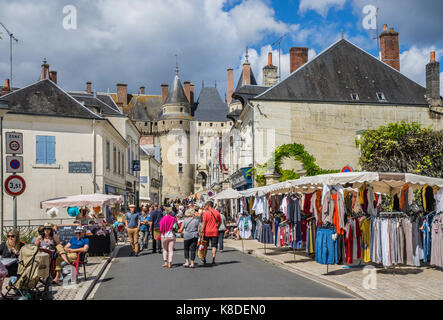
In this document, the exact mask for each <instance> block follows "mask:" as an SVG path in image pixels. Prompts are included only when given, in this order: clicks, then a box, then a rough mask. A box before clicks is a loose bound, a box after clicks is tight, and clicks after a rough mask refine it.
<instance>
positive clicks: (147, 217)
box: [139, 207, 152, 251]
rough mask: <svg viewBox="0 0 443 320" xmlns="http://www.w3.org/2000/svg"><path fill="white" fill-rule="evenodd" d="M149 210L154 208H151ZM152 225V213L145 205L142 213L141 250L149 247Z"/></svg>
mask: <svg viewBox="0 0 443 320" xmlns="http://www.w3.org/2000/svg"><path fill="white" fill-rule="evenodd" d="M149 210H152V209H151V208H149ZM150 225H151V214H150V213H149V212H148V208H147V207H143V209H142V215H141V216H140V243H139V246H140V251H143V249H145V248H146V249H148V241H149V229H150Z"/></svg>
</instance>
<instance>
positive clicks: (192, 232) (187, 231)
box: [179, 209, 200, 268]
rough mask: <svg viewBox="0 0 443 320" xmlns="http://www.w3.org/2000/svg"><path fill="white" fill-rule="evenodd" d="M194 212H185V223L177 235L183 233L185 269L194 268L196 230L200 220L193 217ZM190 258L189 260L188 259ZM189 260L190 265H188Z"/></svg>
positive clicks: (192, 210)
mask: <svg viewBox="0 0 443 320" xmlns="http://www.w3.org/2000/svg"><path fill="white" fill-rule="evenodd" d="M194 213H195V210H194V209H191V210H189V209H188V210H186V213H185V217H186V218H185V221H183V224H182V226H181V228H180V230H179V233H182V232H183V240H184V247H185V249H184V252H185V264H184V265H183V266H184V267H185V268H187V267H190V268H194V260H195V253H196V251H197V241H198V229H199V225H200V219H199V218H198V217H196V216H195V214H194ZM189 258H191V259H189ZM189 260H190V262H191V264H189Z"/></svg>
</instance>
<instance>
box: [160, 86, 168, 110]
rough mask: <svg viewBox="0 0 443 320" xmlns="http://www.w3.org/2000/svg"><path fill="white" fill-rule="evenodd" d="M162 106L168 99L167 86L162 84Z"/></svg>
mask: <svg viewBox="0 0 443 320" xmlns="http://www.w3.org/2000/svg"><path fill="white" fill-rule="evenodd" d="M161 87H162V105H164V104H165V101H166V98H167V97H168V85H167V84H162V85H161Z"/></svg>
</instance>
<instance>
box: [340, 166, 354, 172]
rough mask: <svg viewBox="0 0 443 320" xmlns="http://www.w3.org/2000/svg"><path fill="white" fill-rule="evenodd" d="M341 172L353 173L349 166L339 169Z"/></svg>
mask: <svg viewBox="0 0 443 320" xmlns="http://www.w3.org/2000/svg"><path fill="white" fill-rule="evenodd" d="M341 172H354V170H353V169H352V167H351V166H346V167H344V168H343V169H341Z"/></svg>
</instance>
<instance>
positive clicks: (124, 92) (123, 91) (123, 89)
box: [117, 83, 128, 107]
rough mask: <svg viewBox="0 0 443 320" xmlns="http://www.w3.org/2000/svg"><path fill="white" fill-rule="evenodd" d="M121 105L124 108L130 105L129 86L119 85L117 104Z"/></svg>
mask: <svg viewBox="0 0 443 320" xmlns="http://www.w3.org/2000/svg"><path fill="white" fill-rule="evenodd" d="M118 103H121V104H122V106H123V107H125V106H127V105H128V85H127V84H125V83H117V104H118Z"/></svg>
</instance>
